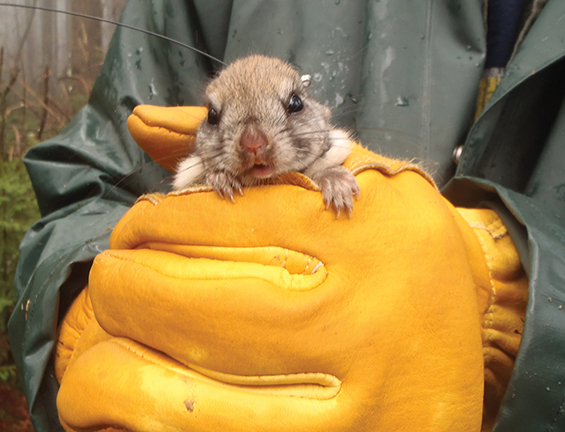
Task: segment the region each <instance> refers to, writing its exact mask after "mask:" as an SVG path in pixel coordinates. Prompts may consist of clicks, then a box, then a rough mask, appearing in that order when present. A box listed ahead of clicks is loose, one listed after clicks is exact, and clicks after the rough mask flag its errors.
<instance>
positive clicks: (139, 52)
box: [135, 47, 143, 55]
mask: <svg viewBox="0 0 565 432" xmlns="http://www.w3.org/2000/svg"><path fill="white" fill-rule="evenodd" d="M142 52H143V47H139V48H138V49H136V50H135V53H136V54H137V55H139V54H141V53H142Z"/></svg>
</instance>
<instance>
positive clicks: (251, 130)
mask: <svg viewBox="0 0 565 432" xmlns="http://www.w3.org/2000/svg"><path fill="white" fill-rule="evenodd" d="M268 142H269V141H268V139H267V135H265V133H264V132H263V131H262V130H261V129H259V128H257V127H253V126H251V127H246V128H245V130H244V131H243V133H242V134H241V138H240V139H239V144H240V145H241V146H242V147H243V148H244V149H245V150H247V151H248V152H249V153H253V154H255V155H256V154H257V153H258V152H259V151H260V150H262V149H264V148H265V147H267V144H268Z"/></svg>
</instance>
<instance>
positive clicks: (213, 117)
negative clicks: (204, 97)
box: [208, 108, 220, 125]
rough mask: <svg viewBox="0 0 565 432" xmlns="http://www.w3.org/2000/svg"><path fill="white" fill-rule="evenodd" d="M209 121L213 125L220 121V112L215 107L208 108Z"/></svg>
mask: <svg viewBox="0 0 565 432" xmlns="http://www.w3.org/2000/svg"><path fill="white" fill-rule="evenodd" d="M208 123H209V124H211V125H217V124H218V123H220V114H218V112H217V111H216V110H215V109H214V108H209V109H208Z"/></svg>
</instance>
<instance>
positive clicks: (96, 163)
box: [9, 0, 565, 432]
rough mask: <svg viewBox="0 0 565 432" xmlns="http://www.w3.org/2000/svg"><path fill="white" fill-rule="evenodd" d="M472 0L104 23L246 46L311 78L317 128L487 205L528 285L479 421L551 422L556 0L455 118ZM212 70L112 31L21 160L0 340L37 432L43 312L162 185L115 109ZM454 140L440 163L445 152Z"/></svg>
mask: <svg viewBox="0 0 565 432" xmlns="http://www.w3.org/2000/svg"><path fill="white" fill-rule="evenodd" d="M481 6H482V2H481V1H480V0H468V1H447V0H445V1H433V0H425V1H417V2H414V1H410V0H395V1H385V0H381V1H378V0H377V1H369V0H367V1H345V0H342V1H340V0H331V1H326V0H309V1H288V2H287V1H284V2H283V1H259V0H242V1H240V0H232V1H226V0H216V1H214V0H153V1H132V2H129V3H128V4H127V6H126V8H125V10H124V13H123V16H122V21H123V22H125V23H127V24H130V25H133V26H136V27H141V28H145V29H149V30H152V31H155V32H158V33H161V34H165V35H167V36H169V37H171V38H173V39H177V40H180V41H183V42H185V43H188V44H190V45H192V46H195V47H197V48H200V49H203V50H205V51H207V52H209V53H210V54H212V55H213V56H215V57H217V58H219V59H222V60H223V61H225V62H226V63H227V62H229V61H231V60H233V59H235V58H238V57H241V56H243V55H246V54H250V53H263V54H267V55H271V56H277V57H280V58H282V59H285V60H288V61H290V62H292V63H294V64H295V65H297V66H298V68H299V69H300V70H301V71H303V72H304V73H309V74H311V75H312V77H313V85H312V87H311V89H312V92H313V94H314V96H315V97H316V99H318V100H319V101H321V102H325V103H326V104H327V105H329V106H330V107H331V108H332V110H333V113H334V121H335V122H336V123H337V124H339V125H341V126H346V127H350V128H353V129H354V130H356V131H357V134H358V136H359V139H360V141H361V142H362V143H363V144H364V145H366V146H368V147H369V148H371V149H372V150H374V151H376V152H380V153H382V154H384V155H387V156H392V157H400V158H415V159H417V160H419V161H422V162H423V163H425V164H427V167H428V168H429V169H431V170H432V171H433V172H434V173H435V179H436V180H437V182H438V184H439V185H440V186H443V187H444V193H445V195H446V196H447V197H448V198H449V199H450V200H451V201H452V202H453V203H454V204H456V205H459V206H468V207H473V206H483V207H484V206H487V207H491V208H494V209H495V210H496V211H497V212H498V213H499V214H500V215H501V217H503V219H504V221H505V223H506V224H507V226H508V228H509V230H510V233H511V235H512V238H513V240H514V242H515V243H516V245H517V247H518V249H519V252H520V256H521V259H522V261H523V264H524V267H525V268H526V271H527V272H528V275H529V278H530V297H529V303H528V308H527V318H526V323H525V328H524V333H523V339H522V344H521V347H520V352H519V354H518V357H517V360H516V366H515V370H514V373H513V376H512V379H511V382H510V384H509V388H508V391H507V394H506V397H505V399H504V401H503V404H502V407H501V410H500V413H499V417H498V419H497V423H496V425H495V429H494V430H495V431H498V432H500V431H513V432H516V431H534V430H536V431H537V430H544V431H545V430H547V431H554V430H564V429H565V414H564V406H565V405H564V404H565V392H564V389H565V331H564V329H565V311H561V310H559V309H558V308H557V304H559V303H563V302H565V220H564V219H565V170H564V169H563V161H565V97H564V95H565V58H564V57H565V1H563V0H549V2H548V3H547V5H546V6H545V8H544V9H543V11H542V13H541V15H540V16H539V17H538V18H537V20H536V21H535V23H534V25H533V27H532V28H531V30H530V32H529V33H528V35H527V37H526V39H525V40H524V42H523V44H522V45H521V48H520V50H519V51H518V53H517V55H516V57H515V58H514V60H513V61H512V63H511V64H510V65H509V67H508V69H507V73H506V75H505V76H504V77H503V79H502V82H501V83H500V85H499V87H498V88H497V90H496V92H495V94H494V96H493V97H492V99H491V100H490V102H489V104H488V105H487V107H486V109H485V110H484V111H483V113H482V115H481V116H480V118H479V119H478V120H477V121H476V122H475V124H474V125H472V127H471V122H470V120H469V119H471V118H472V116H473V112H474V106H475V100H476V94H477V88H478V83H479V80H480V77H481V73H482V69H483V64H484V58H485V46H486V44H485V28H484V27H485V26H484V23H483V15H482V11H481ZM219 68H220V66H219V64H218V63H216V62H214V61H211V60H209V59H208V58H205V57H203V56H201V55H199V54H197V53H195V52H192V51H189V50H187V49H185V48H183V47H180V46H178V45H174V44H171V43H170V42H167V41H164V40H161V39H158V38H155V37H152V36H148V35H144V34H141V33H139V32H135V31H132V30H128V29H125V28H117V30H116V32H115V35H114V38H113V40H112V43H111V45H110V48H109V51H108V55H107V58H106V62H105V64H104V66H103V68H102V71H101V74H100V77H99V78H98V80H97V81H96V84H95V86H94V90H93V92H92V96H91V98H90V101H89V103H88V105H87V106H86V107H85V108H84V109H83V110H82V111H81V112H80V113H79V115H78V116H77V117H76V118H75V119H74V120H73V121H72V122H71V124H70V125H69V126H68V127H67V128H66V129H65V130H64V131H63V132H62V133H61V134H60V135H59V136H57V137H56V138H54V139H51V140H49V141H47V142H44V143H42V144H40V145H38V146H36V147H35V148H33V149H32V150H31V151H30V152H29V153H28V154H27V156H26V158H25V162H26V165H27V168H28V171H29V174H30V176H31V178H32V181H33V185H34V188H35V191H36V194H37V199H38V202H39V206H40V209H41V212H42V215H43V219H42V220H40V221H39V222H37V223H36V224H35V225H34V226H33V227H32V228H31V229H30V230H29V232H28V233H27V235H26V237H25V238H24V240H23V242H22V244H21V255H20V261H19V266H18V272H17V276H16V286H17V290H18V293H17V294H18V296H19V304H18V305H17V307H16V310H15V312H14V314H13V316H12V318H11V320H10V323H9V332H10V338H11V342H12V346H13V350H14V356H15V358H16V361H17V363H18V368H19V371H20V373H21V376H22V377H23V381H24V384H25V390H26V394H27V398H28V402H29V404H30V410H31V415H32V419H33V424H34V426H35V428H36V431H37V432H46V431H50V432H51V431H58V430H62V428H61V426H60V424H59V421H58V417H57V410H56V406H55V400H56V394H57V390H58V384H57V381H56V379H55V377H54V372H53V361H52V352H53V349H54V344H55V340H56V330H57V323H58V321H59V319H60V318H61V317H62V316H63V314H64V313H65V311H66V309H67V308H68V306H69V305H70V303H71V302H72V300H73V299H74V297H75V296H76V295H77V293H78V292H79V291H80V290H81V289H82V288H83V287H84V286H85V284H86V282H87V275H88V271H89V268H90V263H91V261H92V259H93V257H94V256H95V255H96V254H98V253H100V252H101V251H102V250H104V249H106V248H107V247H108V239H109V236H110V232H111V231H112V228H113V227H114V225H115V224H116V222H117V221H118V220H119V219H120V218H121V217H122V215H123V214H124V213H125V212H126V211H127V210H128V208H129V207H130V206H131V205H132V203H133V202H134V201H135V199H136V197H137V196H139V195H141V194H143V193H145V192H148V191H154V190H156V189H158V188H161V189H163V190H166V188H167V186H166V180H167V179H168V177H169V176H170V173H168V172H166V171H165V170H164V169H163V168H161V167H159V166H158V165H156V164H155V163H152V162H151V161H150V159H149V157H148V156H147V155H146V154H145V153H143V152H142V151H141V150H140V149H139V147H138V146H137V145H136V144H135V143H134V141H133V140H132V138H131V137H130V135H129V133H128V131H127V127H126V118H127V117H128V115H129V114H130V113H131V111H132V109H133V107H135V106H136V105H137V104H142V103H149V104H154V105H163V106H169V105H199V104H201V103H202V100H201V93H202V89H203V88H204V86H205V83H206V81H207V80H208V79H209V77H210V76H211V74H212V73H213V72H214V71H216V70H218V69H219ZM462 143H465V147H464V152H463V155H462V158H461V161H460V163H459V166H458V167H456V165H455V164H454V162H452V160H451V155H452V152H453V150H454V148H455V147H456V146H458V145H460V144H462ZM456 170H457V171H456ZM454 175H455V176H454ZM562 216H563V217H562ZM548 297H552V298H553V299H554V301H553V302H552V303H550V302H548Z"/></svg>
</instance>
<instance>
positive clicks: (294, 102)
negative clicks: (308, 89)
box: [287, 93, 304, 114]
mask: <svg viewBox="0 0 565 432" xmlns="http://www.w3.org/2000/svg"><path fill="white" fill-rule="evenodd" d="M302 108H304V103H303V102H302V99H300V96H298V95H297V94H296V93H293V94H292V95H291V96H290V100H289V101H288V108H287V110H288V112H289V114H292V113H295V112H298V111H302Z"/></svg>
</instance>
